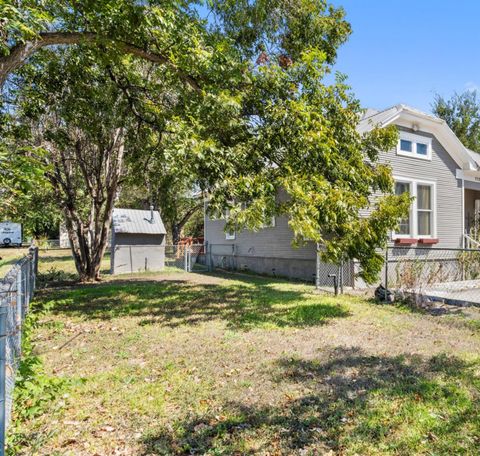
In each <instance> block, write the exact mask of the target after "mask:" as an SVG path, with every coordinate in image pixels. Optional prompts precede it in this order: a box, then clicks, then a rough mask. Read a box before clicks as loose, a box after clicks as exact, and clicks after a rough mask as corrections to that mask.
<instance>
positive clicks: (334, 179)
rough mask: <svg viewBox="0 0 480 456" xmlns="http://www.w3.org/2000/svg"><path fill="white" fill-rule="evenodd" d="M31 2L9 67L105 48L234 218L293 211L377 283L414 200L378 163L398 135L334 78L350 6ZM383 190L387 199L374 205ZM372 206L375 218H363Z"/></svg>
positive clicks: (11, 36) (165, 146) (166, 136)
mask: <svg viewBox="0 0 480 456" xmlns="http://www.w3.org/2000/svg"><path fill="white" fill-rule="evenodd" d="M19 3H20V4H21V5H20V6H21V8H20V9H19V11H20V14H17V12H14V13H12V17H13V18H14V20H17V19H18V17H20V19H19V20H20V21H23V22H22V23H23V24H26V31H22V32H20V33H17V34H15V32H14V28H12V27H11V26H7V28H6V30H7V34H8V40H6V41H5V46H4V53H5V56H4V58H3V60H1V61H0V66H1V67H0V73H1V72H2V71H3V74H6V72H9V71H11V70H12V69H13V70H15V69H17V68H18V67H19V65H21V64H22V63H23V62H24V61H25V59H26V58H29V57H30V56H31V55H32V52H35V51H38V49H39V48H41V47H44V46H45V45H46V44H71V43H78V42H80V43H81V47H80V49H81V50H83V49H85V48H87V47H89V48H91V49H92V48H93V50H92V59H94V60H95V61H96V63H97V64H99V65H101V66H102V67H103V68H105V70H106V73H107V74H108V76H109V78H110V81H111V82H113V83H114V84H115V85H116V87H117V88H118V90H119V91H120V92H121V93H122V100H125V102H126V105H127V106H128V109H129V111H128V112H129V113H130V114H132V115H133V116H134V117H135V119H136V120H137V121H138V122H139V123H140V124H141V125H148V126H149V129H148V133H145V136H144V139H148V141H146V142H148V143H154V142H155V143H157V144H158V145H157V150H160V151H161V154H160V157H161V159H162V160H165V163H170V164H171V163H175V164H176V165H177V166H178V167H179V168H181V167H183V168H184V169H186V170H188V172H189V173H190V174H191V175H192V176H195V177H196V179H195V180H196V182H198V186H199V188H200V189H201V190H208V191H209V194H210V206H209V207H210V210H211V211H213V212H215V211H217V212H220V211H221V210H223V208H224V207H225V206H230V207H231V215H232V216H231V219H230V224H237V225H238V226H239V227H247V228H252V229H255V228H258V227H260V226H261V225H262V224H263V223H264V220H265V217H269V216H270V215H273V214H274V213H280V214H285V215H286V216H287V217H288V218H289V223H290V226H291V227H292V229H293V231H294V233H295V237H296V240H297V241H298V242H302V240H303V239H311V240H313V241H316V242H318V243H321V244H323V245H324V246H325V247H326V253H325V257H326V259H329V260H331V261H340V260H341V259H342V258H344V257H348V258H357V259H359V260H360V262H361V264H362V266H363V275H364V277H365V278H366V279H367V280H372V278H373V277H374V275H375V274H376V273H377V272H378V270H379V269H380V266H381V257H380V256H379V255H378V254H377V253H376V249H377V248H378V247H381V246H382V245H384V244H385V241H386V237H387V232H388V230H390V229H392V228H394V227H395V226H396V224H397V220H398V218H400V217H401V216H402V215H403V214H404V213H405V212H406V211H407V210H408V203H409V201H408V198H407V197H395V196H394V195H392V194H391V191H392V184H393V181H392V176H391V170H390V169H389V168H388V167H387V166H382V165H379V164H378V163H377V155H378V152H379V151H380V150H388V149H389V148H391V147H392V146H393V145H394V143H395V141H396V132H395V131H394V130H393V129H374V130H373V131H372V132H370V133H367V134H365V135H360V134H358V132H357V130H356V127H357V124H358V122H359V119H360V116H361V109H360V105H359V102H358V101H357V100H356V99H355V98H354V97H353V96H352V94H351V92H350V90H349V88H348V87H347V86H346V85H345V80H344V78H343V77H342V76H337V78H336V79H335V81H334V82H333V83H331V84H328V83H327V82H326V79H325V76H326V75H327V74H328V73H330V72H331V70H332V64H333V63H334V62H335V59H336V55H337V49H338V47H339V46H340V45H341V44H342V43H344V42H345V41H346V40H347V39H348V36H349V33H350V26H349V24H348V23H347V22H346V21H345V19H344V11H343V10H342V9H341V8H334V7H332V6H330V5H328V4H327V3H326V2H325V1H323V0H274V1H272V2H265V1H263V0H256V1H248V0H241V1H234V0H211V1H210V2H208V5H209V8H211V10H212V15H213V16H212V18H213V19H212V20H211V22H210V23H207V22H205V21H202V20H200V19H199V17H198V14H197V12H196V9H195V6H196V5H195V3H194V2H192V3H191V2H187V1H185V2H173V1H172V2H169V1H167V2H165V1H147V2H136V1H134V0H120V1H118V0H115V1H113V0H111V1H108V0H107V1H105V2H92V1H89V0H80V1H75V2H71V3H70V2H55V1H48V0H43V1H42V2H40V1H34V0H32V1H23V2H19ZM38 11H41V12H42V14H44V16H41V15H40V16H39V15H38V14H37V13H38ZM15 18H17V19H15ZM51 30H54V32H51ZM51 33H53V35H50V34H51ZM65 36H67V38H68V40H70V41H68V40H67V38H64V37H65ZM48 37H53V39H54V41H52V42H48V39H47V38H48ZM59 37H61V39H62V40H63V41H59V40H60V38H59ZM55 40H56V41H55ZM132 46H133V47H132ZM138 49H141V50H142V51H143V52H139V51H138ZM134 51H135V52H134ZM54 52H58V50H57V49H56V48H54ZM127 54H128V55H129V57H126V55H127ZM19 55H20V58H18V56H19ZM153 55H155V56H161V58H158V57H155V59H152V58H151V56H153ZM41 56H45V54H41ZM137 56H139V57H141V58H142V59H144V60H146V61H147V63H146V64H139V63H138V62H139V61H138V59H137V58H136V57H137ZM149 61H150V62H153V63H154V65H153V66H150V65H149V63H150V62H149ZM12 62H13V63H12ZM42 62H43V63H46V62H48V59H46V58H44V59H43V60H42ZM37 65H39V64H37ZM40 66H41V65H40ZM2 68H3V69H2ZM82 71H83V69H82V68H81V67H78V72H79V73H81V72H82ZM9 90H10V88H9ZM67 90H68V88H67ZM105 144H108V141H106V142H105ZM379 191H380V192H382V193H386V194H387V196H386V197H385V198H381V199H379V200H377V201H375V200H374V199H373V195H374V194H375V193H377V192H379ZM281 192H283V194H284V198H283V199H282V200H279V199H278V198H277V196H278V195H279V193H281ZM244 203H248V204H244ZM366 208H369V209H371V211H372V212H371V214H372V215H371V216H370V217H369V218H362V217H361V216H360V212H361V211H362V209H366Z"/></svg>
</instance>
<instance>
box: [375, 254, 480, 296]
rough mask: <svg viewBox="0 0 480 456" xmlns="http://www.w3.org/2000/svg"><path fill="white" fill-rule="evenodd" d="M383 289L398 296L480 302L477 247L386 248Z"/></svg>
mask: <svg viewBox="0 0 480 456" xmlns="http://www.w3.org/2000/svg"><path fill="white" fill-rule="evenodd" d="M383 275H384V283H385V288H386V289H388V290H391V291H392V292H393V293H394V294H396V295H397V297H398V298H401V299H403V298H406V297H407V298H413V299H415V300H416V301H417V302H418V301H419V300H420V301H422V300H423V301H443V302H446V303H450V304H460V305H471V304H473V305H480V250H478V249H454V248H451V249H444V248H433V247H431V248H428V247H416V248H412V247H389V248H388V249H387V250H386V252H385V269H384V272H383Z"/></svg>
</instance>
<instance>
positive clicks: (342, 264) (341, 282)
mask: <svg viewBox="0 0 480 456" xmlns="http://www.w3.org/2000/svg"><path fill="white" fill-rule="evenodd" d="M344 267H345V264H344V262H343V257H342V260H341V261H340V293H341V294H343V272H344V271H343V268H344Z"/></svg>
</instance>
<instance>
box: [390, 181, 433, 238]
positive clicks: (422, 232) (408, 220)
mask: <svg viewBox="0 0 480 456" xmlns="http://www.w3.org/2000/svg"><path fill="white" fill-rule="evenodd" d="M435 190H436V187H435V183H434V182H425V181H417V180H413V179H405V178H400V177H397V178H395V194H396V195H402V194H403V193H409V194H410V196H411V197H413V201H412V203H411V206H410V212H409V214H408V216H407V217H405V218H403V219H401V220H400V221H399V223H398V228H397V230H396V231H395V233H394V238H413V239H416V238H418V239H423V238H427V239H428V238H435V237H436V213H435Z"/></svg>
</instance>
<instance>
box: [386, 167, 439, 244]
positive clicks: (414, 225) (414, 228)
mask: <svg viewBox="0 0 480 456" xmlns="http://www.w3.org/2000/svg"><path fill="white" fill-rule="evenodd" d="M393 179H394V180H395V182H405V183H407V184H410V196H411V197H413V198H414V199H413V201H412V204H411V206H410V234H397V233H395V232H392V240H395V239H437V183H436V182H435V181H429V180H424V179H412V178H411V177H403V176H397V175H394V176H393ZM419 184H420V185H429V186H430V187H431V188H432V212H433V214H432V234H431V235H428V236H427V235H421V234H418V209H417V185H419Z"/></svg>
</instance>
